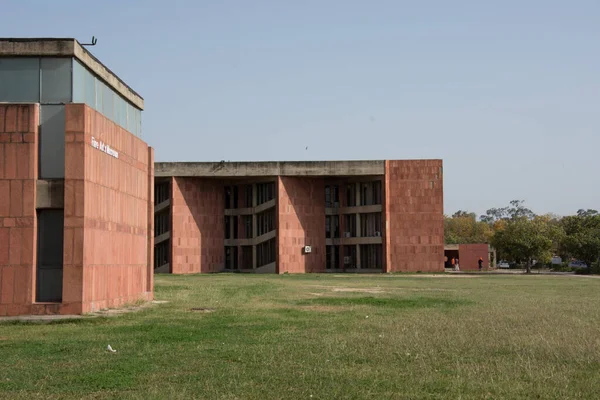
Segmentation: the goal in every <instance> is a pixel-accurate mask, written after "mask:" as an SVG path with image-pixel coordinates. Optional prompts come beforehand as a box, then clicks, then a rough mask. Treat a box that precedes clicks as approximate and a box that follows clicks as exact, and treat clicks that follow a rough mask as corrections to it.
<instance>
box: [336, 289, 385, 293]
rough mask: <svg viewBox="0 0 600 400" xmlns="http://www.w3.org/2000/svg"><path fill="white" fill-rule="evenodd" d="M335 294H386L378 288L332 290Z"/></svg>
mask: <svg viewBox="0 0 600 400" xmlns="http://www.w3.org/2000/svg"><path fill="white" fill-rule="evenodd" d="M332 290H333V291H334V292H353V293H374V294H378V293H385V291H384V290H381V289H376V288H373V289H371V288H335V289H332Z"/></svg>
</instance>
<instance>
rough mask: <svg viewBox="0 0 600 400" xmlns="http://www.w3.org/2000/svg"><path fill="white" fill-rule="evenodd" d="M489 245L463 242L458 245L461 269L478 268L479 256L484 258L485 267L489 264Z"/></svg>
mask: <svg viewBox="0 0 600 400" xmlns="http://www.w3.org/2000/svg"><path fill="white" fill-rule="evenodd" d="M488 254H489V246H488V245H487V244H480V243H478V244H461V245H459V246H458V262H459V266H460V269H461V270H477V269H479V264H478V263H477V261H478V260H479V257H481V258H483V267H484V268H487V267H488V266H489V260H488V257H489V255H488Z"/></svg>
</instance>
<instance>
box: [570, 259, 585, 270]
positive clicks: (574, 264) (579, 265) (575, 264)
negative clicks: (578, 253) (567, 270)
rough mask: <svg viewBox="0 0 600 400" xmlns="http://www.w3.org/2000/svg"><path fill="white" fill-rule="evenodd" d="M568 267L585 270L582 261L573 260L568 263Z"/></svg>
mask: <svg viewBox="0 0 600 400" xmlns="http://www.w3.org/2000/svg"><path fill="white" fill-rule="evenodd" d="M569 267H571V268H587V267H588V266H587V264H586V263H584V262H583V261H579V260H573V261H571V262H570V263H569Z"/></svg>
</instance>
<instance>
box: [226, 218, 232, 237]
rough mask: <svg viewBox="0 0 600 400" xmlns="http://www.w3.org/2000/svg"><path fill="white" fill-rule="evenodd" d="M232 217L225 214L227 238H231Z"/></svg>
mask: <svg viewBox="0 0 600 400" xmlns="http://www.w3.org/2000/svg"><path fill="white" fill-rule="evenodd" d="M230 227H231V217H230V216H229V215H226V216H225V239H231V228H230Z"/></svg>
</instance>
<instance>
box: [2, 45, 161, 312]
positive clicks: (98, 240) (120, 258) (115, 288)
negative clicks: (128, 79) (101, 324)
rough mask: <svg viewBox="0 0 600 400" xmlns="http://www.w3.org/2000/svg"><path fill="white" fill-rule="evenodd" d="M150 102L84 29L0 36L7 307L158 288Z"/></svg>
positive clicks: (103, 299) (123, 296)
mask: <svg viewBox="0 0 600 400" xmlns="http://www.w3.org/2000/svg"><path fill="white" fill-rule="evenodd" d="M143 105H144V103H143V99H142V98H141V97H140V96H139V95H138V94H137V93H135V92H134V91H133V90H132V89H130V88H129V87H128V86H127V85H126V84H125V83H123V82H122V81H121V80H120V79H119V78H118V77H117V76H116V75H115V74H114V73H112V72H111V71H110V70H109V69H107V68H106V67H105V66H104V65H102V64H101V63H100V62H99V61H98V60H97V59H96V58H94V57H93V56H92V55H91V54H90V53H89V52H88V51H87V50H86V49H85V48H84V47H83V46H81V45H80V44H79V43H78V42H77V41H76V40H74V39H0V316H3V315H19V314H80V313H86V312H90V311H95V310H98V309H102V308H107V307H116V306H119V305H122V304H124V303H127V302H132V301H136V300H138V299H144V300H149V299H152V296H153V268H152V259H153V250H154V246H153V240H154V235H153V231H154V227H153V222H154V219H153V214H154V205H153V199H154V193H153V189H154V185H153V182H154V172H153V171H154V155H153V150H152V148H150V147H148V145H147V144H146V143H145V142H144V141H143V140H142V139H141V138H140V136H141V111H142V109H143Z"/></svg>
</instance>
